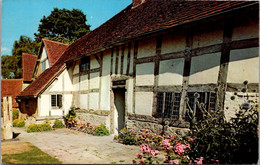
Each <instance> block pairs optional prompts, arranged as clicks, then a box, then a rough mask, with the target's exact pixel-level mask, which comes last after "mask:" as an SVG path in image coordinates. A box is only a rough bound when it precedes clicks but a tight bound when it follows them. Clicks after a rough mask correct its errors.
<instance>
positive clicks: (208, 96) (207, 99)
mask: <svg viewBox="0 0 260 165" xmlns="http://www.w3.org/2000/svg"><path fill="white" fill-rule="evenodd" d="M195 93H198V94H199V96H200V97H199V98H196V97H195V96H194V94H195ZM186 97H188V100H189V106H190V107H191V108H192V110H193V113H194V115H195V119H196V120H200V119H201V115H202V114H201V110H200V108H199V107H198V106H197V105H196V101H199V103H203V104H204V106H205V107H206V110H207V111H208V112H209V111H210V110H213V111H215V110H216V108H217V107H216V106H217V102H216V101H217V93H216V92H212V91H210V92H208V91H207V92H187V95H186ZM212 99H213V100H214V102H213V101H212ZM202 100H204V101H202ZM212 105H213V106H212ZM187 106H188V105H187V102H185V109H186V112H185V116H184V118H185V121H190V120H191V119H190V118H189V116H188V115H189V114H188V111H187V110H188V107H187Z"/></svg>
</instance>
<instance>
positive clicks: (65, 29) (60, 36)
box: [34, 8, 90, 44]
mask: <svg viewBox="0 0 260 165" xmlns="http://www.w3.org/2000/svg"><path fill="white" fill-rule="evenodd" d="M86 21H87V19H86V15H85V14H84V13H83V12H82V11H81V10H79V9H73V10H68V9H58V8H54V10H53V11H52V12H51V14H50V15H49V16H48V17H45V16H43V18H42V19H41V21H40V22H41V23H40V25H39V27H38V33H34V35H35V40H36V41H37V42H41V39H43V38H48V39H50V40H55V41H61V42H65V43H69V44H70V43H72V42H74V41H76V40H77V39H78V38H80V37H82V36H83V35H85V34H86V33H88V32H89V31H90V29H89V28H90V25H87V24H86Z"/></svg>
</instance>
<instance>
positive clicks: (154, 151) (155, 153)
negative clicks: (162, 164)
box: [151, 150, 159, 156]
mask: <svg viewBox="0 0 260 165" xmlns="http://www.w3.org/2000/svg"><path fill="white" fill-rule="evenodd" d="M151 154H152V156H155V155H158V154H159V151H158V150H151Z"/></svg>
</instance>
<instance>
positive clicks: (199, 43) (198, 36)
mask: <svg viewBox="0 0 260 165" xmlns="http://www.w3.org/2000/svg"><path fill="white" fill-rule="evenodd" d="M222 42H223V30H220V29H212V28H209V29H207V30H197V31H195V32H194V36H193V45H192V47H193V48H197V47H204V46H209V45H215V44H220V43H222Z"/></svg>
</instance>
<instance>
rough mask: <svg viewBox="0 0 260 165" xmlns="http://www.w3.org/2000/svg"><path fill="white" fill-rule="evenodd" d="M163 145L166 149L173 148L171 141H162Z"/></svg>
mask: <svg viewBox="0 0 260 165" xmlns="http://www.w3.org/2000/svg"><path fill="white" fill-rule="evenodd" d="M162 145H163V146H164V147H170V146H171V143H170V142H169V140H163V141H162Z"/></svg>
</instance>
